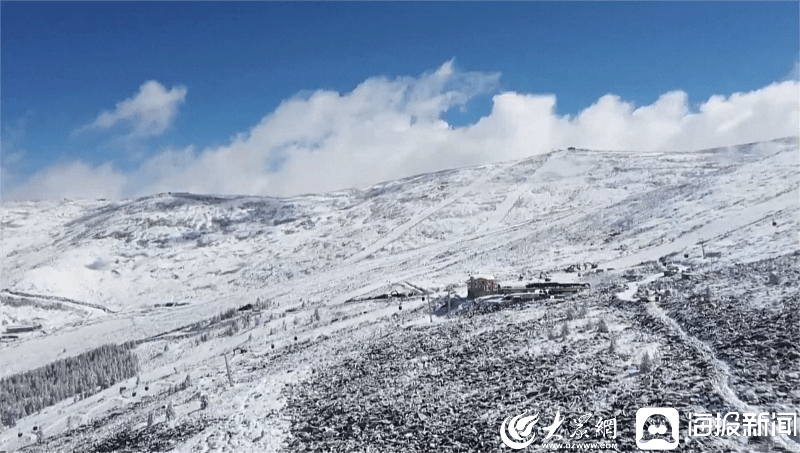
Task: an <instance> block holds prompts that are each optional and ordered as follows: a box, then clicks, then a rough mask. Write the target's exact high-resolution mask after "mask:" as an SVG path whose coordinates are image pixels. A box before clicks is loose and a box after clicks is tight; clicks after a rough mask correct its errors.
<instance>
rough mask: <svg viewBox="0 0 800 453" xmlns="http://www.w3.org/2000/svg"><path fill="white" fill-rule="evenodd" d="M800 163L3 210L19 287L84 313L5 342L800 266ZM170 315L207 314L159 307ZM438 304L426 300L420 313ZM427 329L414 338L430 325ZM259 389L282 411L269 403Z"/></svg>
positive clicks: (567, 165)
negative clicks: (397, 293)
mask: <svg viewBox="0 0 800 453" xmlns="http://www.w3.org/2000/svg"><path fill="white" fill-rule="evenodd" d="M799 163H800V162H799V159H798V139H797V138H789V139H781V140H775V141H771V142H765V143H757V144H750V145H742V146H737V147H726V148H719V149H712V150H703V151H698V152H692V153H679V152H675V153H656V154H654V153H636V152H625V153H622V152H604V151H591V150H577V151H570V152H565V151H559V152H553V153H551V154H549V155H546V156H536V157H532V158H529V159H524V160H520V161H514V162H503V163H498V164H495V165H487V166H482V167H474V168H464V169H455V170H450V171H445V172H439V173H433V174H425V175H419V176H415V177H411V178H406V179H402V180H397V181H390V182H386V183H382V184H377V185H375V186H372V187H369V188H366V189H358V190H357V189H353V190H344V191H339V192H334V193H328V194H316V195H306V196H299V197H293V198H285V199H277V198H267V197H243V196H210V195H192V194H179V193H172V194H158V195H153V196H149V197H145V198H140V199H136V200H124V201H118V202H109V201H101V200H62V201H59V202H37V201H29V202H3V204H2V256H3V262H2V277H1V278H0V289H2V290H3V291H10V292H14V293H25V294H29V295H33V296H32V297H33V298H34V299H35V300H43V299H41V298H42V297H50V296H56V297H60V298H66V299H68V300H70V301H74V302H75V303H70V302H63V303H61V305H60V306H59V307H60V308H59V309H52V308H50V309H48V308H47V305H46V304H40V305H22V306H11V305H3V306H2V311H0V319H2V321H3V322H4V323H5V324H19V323H34V322H36V323H41V324H42V325H43V327H44V330H43V331H39V332H34V333H30V334H24V335H21V336H20V338H19V339H18V340H17V341H14V342H8V343H3V344H2V346H1V347H2V349H0V354H1V355H2V367H0V376H8V375H11V374H14V373H19V372H22V371H25V370H30V369H33V368H36V367H39V366H43V365H45V364H47V363H49V362H51V361H53V360H56V359H59V358H63V357H68V356H73V355H76V354H79V353H81V352H84V351H86V350H89V349H91V348H94V347H97V346H100V345H102V344H105V343H110V342H122V341H126V340H136V339H142V338H147V337H150V336H153V335H157V334H160V333H163V332H168V331H171V330H174V329H177V328H180V327H182V326H186V325H187V324H190V323H193V322H196V321H199V320H202V319H205V318H208V317H210V316H213V315H215V314H218V313H219V312H221V311H223V310H225V309H229V308H232V307H238V306H241V305H243V304H246V303H252V302H255V301H256V298H260V299H262V300H270V301H271V302H272V303H274V304H275V305H274V306H275V307H277V308H276V312H282V311H284V310H285V309H287V308H290V307H303V308H301V310H300V311H299V312H298V313H299V314H298V315H297V316H306V317H307V316H309V315H310V313H311V310H313V308H318V309H320V310H321V312H322V313H323V316H327V317H328V319H330V318H332V317H333V316H334V315H337V314H339V315H349V316H350V317H347V320H346V321H345V320H343V321H340V322H339V323H332V324H330V325H327V326H325V327H324V328H323V327H314V328H302V329H301V328H298V330H297V332H298V335H300V336H301V337H303V338H316V337H318V336H319V335H323V334H324V335H333V334H334V333H335V332H336V331H337V330H339V329H345V328H352V327H354V326H360V325H362V326H364V328H365V329H367V328H368V326H370V325H372V324H375V323H377V322H378V321H380V320H383V322H388V321H387V320H388V319H389V317H390V316H391V315H392V314H393V313H396V311H397V309H396V307H395V306H394V305H387V303H378V304H376V303H352V302H351V303H346V302H347V301H348V300H350V299H353V298H357V297H361V296H363V295H366V294H372V293H376V292H378V293H379V292H381V291H383V290H384V289H385V288H391V287H392V285H403V284H405V283H406V282H407V283H409V284H411V285H414V286H415V287H419V288H423V289H424V290H425V291H428V292H429V293H430V294H435V293H437V292H440V291H443V290H444V289H445V288H446V287H447V286H448V285H455V286H457V287H458V288H462V290H461V291H460V292H462V293H463V292H464V291H463V290H465V285H466V283H465V282H466V280H467V277H468V275H470V274H475V273H476V272H486V273H491V274H493V275H494V276H495V277H497V279H498V280H501V281H508V282H513V281H516V280H517V278H518V276H519V275H521V274H523V275H526V276H527V278H526V279H527V280H529V281H530V280H532V278H533V276H538V273H539V272H540V271H545V272H549V273H551V274H552V275H558V274H556V273H555V272H557V271H559V270H562V269H564V268H566V267H567V266H569V265H571V264H575V263H586V262H591V263H597V264H598V267H599V268H601V269H608V268H614V269H617V270H619V269H624V268H628V267H632V266H636V265H639V264H640V263H642V262H645V261H652V260H656V259H658V258H660V257H663V256H670V257H672V258H673V259H674V260H677V261H680V262H681V263H682V264H685V265H687V266H690V265H691V264H692V263H697V262H700V261H702V260H703V258H702V250H701V246H700V244H701V243H703V244H704V248H705V251H706V252H718V253H719V256H718V257H717V258H714V259H716V260H719V261H732V262H733V261H735V262H746V261H756V260H760V259H764V258H767V257H771V256H776V255H781V254H785V253H789V252H791V251H793V250H797V249H798V245H799V244H800V241H799V237H798V231H800V228H798V226H799V223H798V213H799V212H800V196H799V195H800V165H798V164H799ZM773 222H774V223H775V225H773ZM684 254H686V255H688V257H684ZM567 277H568V278H571V279H573V280H577V281H587V280H586V279H585V278H584V279H581V278H575V274H567V276H565V278H567ZM554 278H555V277H554ZM555 279H557V280H558V278H555ZM389 291H391V289H389V290H387V292H389ZM633 292H635V288H633V289H632V291H630V295H632V294H633ZM37 297H38V298H39V299H37ZM168 302H175V303H180V304H184V303H185V304H188V305H182V306H177V307H170V308H165V307H156V305H157V304H165V303H168ZM80 303H86V304H93V305H97V306H101V307H103V308H105V309H106V310H107V311H103V310H98V309H93V308H89V307H87V306H85V305H80ZM423 305H424V303H423V302H421V301H420V300H419V299H415V301H414V302H413V303H410V304H409V305H408V307H407V308H406V307H404V310H408V311H410V310H412V309H414V308H420V307H422V306H423ZM419 313H421V312H419ZM408 316H410V317H409V318H408V319H405V321H404V322H407V323H409V324H413V323H420V322H428V316H427V315H422V314H420V315H419V316H417V317H414V316H412V315H411V314H409V315H408ZM423 318H424V319H423ZM289 319H291V318H289ZM277 323H278V320H275V321H273V322H272V323H271V324H265V325H264V326H261V327H259V328H258V329H256V330H254V331H252V332H250V333H253V334H254V335H255V337H256V338H255V340H253V341H254V342H255V343H256V344H260V346H258V348H264V349H266V348H267V347H269V344H270V343H271V344H275V345H276V347H281V345H283V344H288V343H291V340H290V338H289V337H290V336H291V335H293V333H284V332H281V333H279V334H270V328H271V326H272V327H275V326H277ZM246 338H247V336H246V334H244V333H243V334H241V335H239V336H235V337H231V338H230V339H228V340H224V341H216V342H212V343H213V344H212V343H209V345H208V348H209V350H208V352H207V353H204V354H201V355H198V354H197V353H196V352H193V353H191V354H187V355H182V354H181V353H180V352H177V351H176V350H175V349H173V351H172V352H171V354H172V355H170V356H169V357H163V358H162V359H160V360H163V362H158V363H161V365H159V366H156V365H155V364H153V365H149V368H147V366H146V371H145V374H146V379H147V380H151V381H154V382H170V381H175V382H179V381H180V380H181V378H182V377H183V375H179V374H178V371H176V370H193V371H192V374H193V375H194V376H197V377H198V379H207V381H208V384H207V385H208V386H209V388H212V384H211V382H212V381H213V380H214V379H218V378H219V377H218V376H217V374H218V373H219V370H220V363H221V362H220V360H221V357H220V354H221V353H222V352H225V351H229V350H230V349H231V348H233V347H234V346H236V345H237V344H240V343H241V342H243V341H245V339H246ZM301 340H302V338H301ZM154 363H155V362H154ZM303 369H305V368H304V367H303V366H302V365H298V367H297V369H296V370H295V375H287V374H280V375H270V376H263V377H262V379H261V380H260V381H258V383H256V384H254V385H256V386H255V387H252V388H245V386H239V387H234V388H228V389H226V390H225V391H224V393H219V394H217V395H216V396H215V398H216V400H215V401H218V404H217V406H216V407H224V408H225V409H224V410H225V411H228V412H227V413H229V414H230V416H231V417H234V416H235V415H236V414H245V415H243V416H244V417H250V418H253V419H255V418H257V417H261V416H263V413H264V412H265V411H267V410H268V409H272V408H275V407H279V406H280V404H279V401H278V396H277V391H276V388H278V387H279V386H280V385H282V383H283V382H286V381H287V380H291V379H298V376H297V375H299V374H302V370H303ZM200 376H205V377H203V378H200ZM287 376H288V377H287ZM144 379H145V378H143V380H144ZM220 379H221V378H220ZM203 382H205V381H203ZM164 385H167V384H164ZM215 385H216V384H215ZM114 391H116V390H114V389H112V390H109V391H108V392H111V393H108V392H106V393H108V394H107V395H103V394H98V395H95V396H94V397H92V399H90V400H84V401H81V402H80V403H78V404H79V405H80V408H85V409H80V408H77V409H75V408H73V410H78V412H79V413H80V414H82V417H84V418H85V417H88V411H89V410H90V409H89V408H90V407H91V404H92V401H94V400H97V401H99V400H100V399H101V398H106V400H105V401H106V403H108V404H110V403H109V401H111V400H112V399H114V400H117V399H119V400H122V399H124V398H125V397H124V396H120V395H119V394H116V395H115V394H114ZM257 391H258V392H260V393H263V394H264V395H267V396H266V397H262V398H259V399H258V400H257V401H255V400H249V399H248V398H250V396H252V395H253V394H254V393H255V392H257ZM248 395H249V396H248ZM244 401H248V403H247V404H248V406H247V407H248V408H247V409H244V407H245V406H244ZM59 410H61V411H63V407H53V408H49V409H47V410H45V411H44V412H43V414H40V415H37V416H32V417H29V418H30V419H31V420H34V419H36V420H39V421H38V422H37V423H45V424H46V425H47V424H48V423H49V424H50V425H52V426H53V428H52V429H53V430H57V429H58V428H57V426H61V425H66V421H65V420H66V419H65V418H64V415H59V416H58V417H56V416H55V414H56V413H58V411H59ZM91 410H97V408H96V407H94V408H92V409H91ZM221 410H222V409H221ZM179 412H180V410H179ZM47 414H50V415H47ZM236 416H239V415H236ZM36 417H38V418H36ZM48 417H49V418H48ZM54 417H55V418H54ZM62 419H63V420H62ZM26 420H27V419H26ZM35 422H36V421H35V420H34V421H25V422H24V423H35ZM20 423H21V424H23V421H20ZM281 423H282V422H280V423H279V422H276V424H275V425H273V426H271V427H270V429H272V430H274V432H272V431H270V429H267V433H266V437H265V439H267V438H269V439H272V440H270V441H269V442H271V443H267V444H263V443H262V444H260V446H256V447H252V446H245V445H244V444H231V445H232V446H231V448H233V449H234V450H235V451H245V450H249V449H253V450H254V451H264V450H263V449H264V448H266V449H267V450H270V451H271V450H274V449H276V448H278V446H279V445H280V436H281V433H283V432H284V431H285V426H284V425H285V423H283V424H281ZM59 424H60V425H59ZM60 429H63V427H61V428H60ZM220 429H222V428H220ZM11 431H13V432H5V433H2V434H0V448H3V449H14V448H18V447H19V446H21V444H20V445H18V444H15V442H16V443H18V442H22V440H18V439H17V436H16V435H15V434H16V430H11ZM12 434H14V435H13V436H12ZM223 434H224V430H223V431H220V434H219V435H220V436H223ZM248 435H249V434H248ZM253 437H255V436H253ZM12 438H13V439H12ZM23 439H26V438H23ZM25 442H27V443H29V441H28V440H25ZM197 442H200V441H199V440H197V439H194V440H191V441H190V442H189V443H188V444H187V448H190V447H191V446H192V445H194V443H197ZM264 442H267V441H266V440H265V441H264ZM248 445H249V444H248Z"/></svg>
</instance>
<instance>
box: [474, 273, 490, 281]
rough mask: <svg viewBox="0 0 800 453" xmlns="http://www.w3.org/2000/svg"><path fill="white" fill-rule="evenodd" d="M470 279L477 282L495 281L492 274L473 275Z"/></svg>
mask: <svg viewBox="0 0 800 453" xmlns="http://www.w3.org/2000/svg"><path fill="white" fill-rule="evenodd" d="M469 278H471V279H475V280H480V279H484V280H494V275H491V274H478V275H471V276H470V277H469Z"/></svg>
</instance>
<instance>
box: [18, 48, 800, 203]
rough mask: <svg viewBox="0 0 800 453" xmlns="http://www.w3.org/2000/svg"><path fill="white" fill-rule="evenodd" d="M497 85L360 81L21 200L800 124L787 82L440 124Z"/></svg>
mask: <svg viewBox="0 0 800 453" xmlns="http://www.w3.org/2000/svg"><path fill="white" fill-rule="evenodd" d="M498 80H499V75H498V74H486V73H479V72H461V71H459V70H457V69H456V68H454V66H453V64H452V62H448V63H445V64H444V65H443V66H442V67H440V68H439V69H438V70H437V71H435V72H434V73H431V74H423V75H422V76H420V77H416V78H413V77H401V78H397V79H393V80H390V79H387V78H384V77H376V78H370V79H368V80H366V81H364V82H363V83H362V84H361V85H359V86H358V87H356V88H355V89H354V90H353V91H352V92H349V93H344V94H340V93H337V92H332V91H322V90H321V91H317V92H314V93H311V94H310V95H306V96H304V97H299V96H298V97H295V98H292V99H288V100H286V101H284V102H283V103H282V104H281V105H280V106H279V107H278V108H277V109H276V110H275V111H274V112H272V113H270V114H269V115H267V116H265V117H264V118H263V119H262V121H261V122H260V123H259V124H257V125H255V126H254V127H253V128H251V129H250V130H249V131H248V132H247V133H242V134H239V135H237V136H236V137H234V138H233V139H232V140H231V143H230V144H228V145H226V146H222V147H216V148H210V149H205V150H203V151H201V152H196V151H195V150H194V149H192V148H187V149H185V150H177V151H176V150H169V151H165V152H163V153H161V154H160V155H158V156H156V157H153V158H151V159H150V160H147V161H145V162H144V163H143V164H142V166H141V168H140V169H139V170H137V171H135V172H132V173H129V174H124V175H123V174H120V173H117V172H114V171H113V170H111V168H110V167H107V166H103V167H98V168H88V167H80V168H78V167H74V166H73V167H59V168H56V169H48V170H46V171H45V172H44V174H46V175H49V179H46V178H45V179H44V180H43V181H48V184H44V185H41V184H37V185H30V184H28V187H30V189H29V191H28V192H27V196H33V195H36V196H39V197H46V196H48V195H53V196H55V197H57V198H58V197H62V196H66V195H62V194H63V193H64V188H63V187H60V186H59V183H64V184H70V183H71V182H70V181H71V178H68V177H63V176H62V177H61V178H57V177H56V176H55V175H56V174H62V173H63V174H64V175H74V174H76V173H80V172H85V175H86V177H88V176H89V175H91V174H93V173H96V174H97V175H98V176H97V177H99V179H95V181H96V182H93V183H92V184H91V187H88V186H87V187H85V190H84V189H81V190H80V191H79V192H81V193H85V194H86V196H91V197H100V196H101V195H98V193H99V192H102V193H104V194H105V195H102V196H105V197H111V196H112V195H113V194H116V195H119V196H126V197H127V196H140V195H145V194H150V193H154V192H163V191H190V192H199V193H228V194H253V195H272V196H276V195H294V194H299V193H309V192H321V191H328V190H336V189H342V188H348V187H364V186H367V185H370V184H373V183H376V182H379V181H385V180H391V179H396V178H402V177H405V176H409V175H413V174H418V173H423V172H430V171H437V170H442V169H446V168H453V167H459V166H465V165H479V164H484V163H489V162H495V161H499V160H505V159H514V158H522V157H526V156H530V155H534V154H540V153H546V152H549V151H550V150H551V149H554V148H559V149H563V148H566V147H568V146H576V147H585V148H596V149H614V150H638V151H670V150H694V149H705V148H710V147H716V146H726V145H733V144H739V143H750V142H756V141H763V140H771V139H774V138H779V137H785V136H793V135H797V133H798V129H797V125H798V121H800V119H799V118H798V110H799V109H800V103H798V99H800V90H799V89H798V88H799V87H800V84H798V82H797V81H784V82H781V83H774V84H771V85H769V86H767V87H764V88H762V89H759V90H756V91H752V92H747V93H735V94H732V95H729V96H713V97H712V98H710V99H708V100H707V101H706V102H705V103H703V104H702V105H700V106H699V107H698V108H696V109H691V108H690V107H689V105H688V96H687V94H686V93H684V92H682V91H673V92H669V93H665V94H663V95H662V96H661V97H660V98H659V99H658V100H657V101H655V102H654V103H653V104H651V105H645V106H638V107H637V106H635V105H633V104H631V103H630V102H626V101H625V100H623V99H620V98H619V97H617V96H614V95H610V94H609V95H606V96H603V97H601V98H600V99H599V100H598V101H597V102H595V103H594V104H593V105H591V106H589V107H588V108H586V109H584V110H583V111H581V112H580V113H579V114H578V115H576V116H574V117H573V116H563V115H558V114H557V113H556V111H555V109H556V96H555V95H550V94H546V95H542V94H526V93H514V92H505V93H501V94H497V95H496V96H494V98H493V108H492V111H491V113H490V114H489V115H487V116H486V117H484V118H482V119H481V120H480V121H478V122H477V123H476V124H474V125H470V126H465V127H452V126H450V125H448V124H447V123H446V122H445V121H443V120H442V115H443V113H444V112H446V111H447V110H449V109H451V108H458V107H460V106H463V105H465V103H466V102H467V101H469V100H470V99H471V98H473V97H474V96H476V95H477V94H481V93H489V92H492V91H493V90H494V89H496V87H497V84H498ZM143 91H144V90H143ZM118 110H122V109H120V108H118ZM277 163H280V165H277ZM276 167H277V168H278V170H277V171H276ZM37 177H38V178H40V180H42V179H41V178H42V176H40V175H36V176H35V177H34V178H37ZM93 188H94V189H93ZM93 190H95V191H98V193H95V192H93ZM71 196H77V195H71Z"/></svg>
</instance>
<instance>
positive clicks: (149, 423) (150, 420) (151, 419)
mask: <svg viewBox="0 0 800 453" xmlns="http://www.w3.org/2000/svg"><path fill="white" fill-rule="evenodd" d="M155 422H156V421H155V417H153V413H152V412H150V413H149V414H147V426H153V425H154V424H155Z"/></svg>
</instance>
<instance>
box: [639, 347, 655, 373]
mask: <svg viewBox="0 0 800 453" xmlns="http://www.w3.org/2000/svg"><path fill="white" fill-rule="evenodd" d="M652 370H653V360H652V359H651V358H650V353H649V352H647V351H645V352H644V355H643V356H642V361H641V362H640V363H639V372H640V373H649V372H651V371H652Z"/></svg>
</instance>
